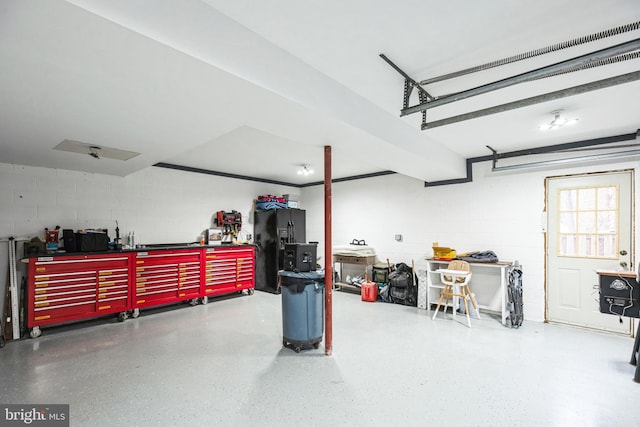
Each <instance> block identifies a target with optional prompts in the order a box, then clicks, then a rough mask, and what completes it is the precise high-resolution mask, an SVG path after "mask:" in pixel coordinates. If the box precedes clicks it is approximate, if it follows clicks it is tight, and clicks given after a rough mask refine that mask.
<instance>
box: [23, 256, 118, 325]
mask: <svg viewBox="0 0 640 427" xmlns="http://www.w3.org/2000/svg"><path fill="white" fill-rule="evenodd" d="M129 258H130V256H129V254H124V253H119V254H104V255H103V254H101V255H77V256H59V257H52V256H44V257H36V258H29V286H27V325H28V327H29V328H33V329H32V331H31V336H32V337H36V336H39V335H40V329H39V327H40V326H42V325H50V324H53V323H62V322H66V321H70V320H78V319H83V318H87V317H94V316H99V315H104V314H110V313H117V312H125V311H127V310H128V308H129V285H128V283H129Z"/></svg>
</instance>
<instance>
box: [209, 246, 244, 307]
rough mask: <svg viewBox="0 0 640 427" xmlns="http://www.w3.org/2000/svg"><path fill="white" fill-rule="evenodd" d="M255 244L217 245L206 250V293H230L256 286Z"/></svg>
mask: <svg viewBox="0 0 640 427" xmlns="http://www.w3.org/2000/svg"><path fill="white" fill-rule="evenodd" d="M254 249H255V248H254V247H253V246H235V247H224V246H220V247H215V248H208V249H206V250H205V263H204V264H205V267H204V270H205V271H204V274H205V280H204V295H203V297H204V298H206V297H209V296H214V295H222V294H228V293H232V292H237V291H242V290H244V289H248V290H249V293H250V294H252V293H253V291H254V288H255V252H254Z"/></svg>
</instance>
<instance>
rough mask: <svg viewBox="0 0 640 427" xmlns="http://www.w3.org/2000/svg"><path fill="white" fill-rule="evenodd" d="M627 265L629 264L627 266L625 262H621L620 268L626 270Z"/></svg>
mask: <svg viewBox="0 0 640 427" xmlns="http://www.w3.org/2000/svg"><path fill="white" fill-rule="evenodd" d="M627 265H629V264H627V262H626V261H622V262H621V263H620V267H622V268H627Z"/></svg>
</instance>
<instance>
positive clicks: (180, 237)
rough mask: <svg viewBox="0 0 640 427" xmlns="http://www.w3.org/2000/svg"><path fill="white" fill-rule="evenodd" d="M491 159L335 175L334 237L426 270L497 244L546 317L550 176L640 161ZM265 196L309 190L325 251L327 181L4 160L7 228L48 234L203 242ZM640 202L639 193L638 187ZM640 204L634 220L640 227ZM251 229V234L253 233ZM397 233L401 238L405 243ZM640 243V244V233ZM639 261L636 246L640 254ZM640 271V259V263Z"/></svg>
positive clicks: (2, 216) (310, 230)
mask: <svg viewBox="0 0 640 427" xmlns="http://www.w3.org/2000/svg"><path fill="white" fill-rule="evenodd" d="M490 167H491V164H490V163H489V162H487V163H480V164H476V165H475V166H474V180H473V182H471V183H467V184H457V185H448V186H443V187H432V188H425V187H424V184H423V182H422V181H420V180H416V179H413V178H409V177H406V176H402V175H388V176H381V177H376V178H370V179H364V180H357V181H347V182H343V183H335V184H333V195H332V201H333V215H332V216H333V236H334V237H333V244H334V245H342V244H347V243H349V242H350V241H351V240H352V239H354V238H356V239H364V240H366V242H367V244H369V245H370V246H373V247H374V248H375V249H376V252H377V254H378V258H379V259H381V260H383V261H384V260H385V259H386V258H389V259H390V261H391V262H392V263H397V262H407V263H410V262H411V260H414V261H415V263H416V267H417V268H423V267H424V265H425V261H424V260H425V258H427V257H430V256H432V250H431V244H432V242H435V241H437V242H439V243H440V244H441V245H444V246H450V247H453V248H455V249H456V250H457V251H458V252H467V251H474V250H486V249H491V250H493V251H495V252H496V253H497V254H498V256H499V257H500V258H501V259H505V260H515V259H517V260H519V261H520V263H521V264H522V265H523V267H524V286H525V291H524V292H525V294H524V298H525V304H526V306H525V317H526V319H527V320H533V321H542V320H543V319H544V237H543V234H542V232H541V213H542V210H543V206H544V178H545V177H546V176H555V175H563V174H573V173H582V172H587V171H602V170H617V169H629V168H633V169H635V170H636V174H635V176H636V188H639V185H640V173H639V170H640V164H639V162H637V161H633V162H624V163H617V164H608V165H601V166H591V167H588V168H586V167H582V168H571V169H565V170H555V171H554V170H550V171H530V172H520V173H518V174H511V175H504V174H492V173H491V172H490ZM260 194H276V195H281V194H300V202H301V206H300V207H301V208H303V209H305V210H306V211H307V239H308V240H310V241H314V240H315V241H319V242H321V243H320V247H319V248H318V255H319V256H323V254H324V244H323V241H324V217H323V215H324V201H323V186H315V187H309V188H303V189H298V188H294V187H287V186H278V185H272V184H264V183H258V182H252V181H243V180H235V179H229V178H222V177H216V176H209V175H201V174H194V173H189V172H181V171H175V170H169V169H162V168H155V167H151V168H148V169H145V170H143V171H141V172H139V173H135V174H132V175H129V176H127V177H124V178H121V177H114V176H108V175H99V174H89V173H83V172H72V171H65V170H55V169H47V168H34V167H27V166H18V165H10V164H0V236H2V237H4V236H23V235H27V236H34V235H43V232H44V231H43V229H44V227H47V226H48V227H53V226H55V225H60V226H62V227H63V228H72V229H79V228H88V227H100V228H102V227H105V228H108V229H109V230H110V233H111V236H112V237H113V231H112V230H113V229H114V228H115V220H116V219H117V220H118V221H119V224H120V231H121V235H123V236H124V235H126V234H127V233H128V232H129V231H131V230H135V232H136V237H137V241H138V242H141V243H162V242H187V241H195V240H196V239H197V238H198V236H199V234H200V233H201V232H202V231H203V230H204V229H206V228H208V227H209V226H210V224H211V221H212V215H213V214H214V213H215V212H216V211H218V210H232V209H236V210H239V211H240V212H241V213H242V215H243V218H244V222H245V226H244V229H245V230H247V231H248V232H251V233H252V222H253V216H252V211H253V201H254V199H255V197H256V196H257V195H260ZM634 200H635V204H636V206H638V195H637V194H635V196H634ZM638 211H639V209H636V218H635V221H636V224H640V221H639V219H640V218H639V216H638ZM252 234H253V233H252ZM395 234H402V235H403V241H402V242H396V241H395V240H394V235H395ZM634 236H636V237H635V245H636V248H639V247H640V242H639V240H638V237H637V235H636V234H634ZM636 259H638V254H637V252H636ZM6 266H7V248H6V244H2V245H0V299H4V285H5V279H4V278H6ZM636 268H637V267H636Z"/></svg>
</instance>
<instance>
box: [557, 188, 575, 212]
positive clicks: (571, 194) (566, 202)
mask: <svg viewBox="0 0 640 427" xmlns="http://www.w3.org/2000/svg"><path fill="white" fill-rule="evenodd" d="M577 197H578V192H577V191H576V190H560V211H575V210H576V200H577Z"/></svg>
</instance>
